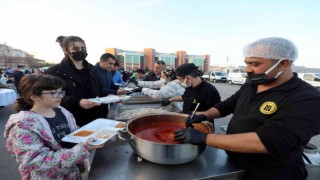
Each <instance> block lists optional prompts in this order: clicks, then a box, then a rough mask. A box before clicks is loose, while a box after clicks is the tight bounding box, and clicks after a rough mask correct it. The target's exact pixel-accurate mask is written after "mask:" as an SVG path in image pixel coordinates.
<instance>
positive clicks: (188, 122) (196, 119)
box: [185, 114, 208, 127]
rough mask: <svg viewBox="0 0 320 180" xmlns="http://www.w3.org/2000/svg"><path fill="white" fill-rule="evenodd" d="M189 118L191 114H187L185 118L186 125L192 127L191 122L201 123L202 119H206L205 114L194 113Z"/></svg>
mask: <svg viewBox="0 0 320 180" xmlns="http://www.w3.org/2000/svg"><path fill="white" fill-rule="evenodd" d="M190 118H191V115H190V116H188V117H187V118H186V120H185V123H186V127H193V126H192V124H193V123H201V122H202V121H205V120H207V119H208V118H207V116H205V115H204V114H200V115H194V116H193V118H192V119H190Z"/></svg>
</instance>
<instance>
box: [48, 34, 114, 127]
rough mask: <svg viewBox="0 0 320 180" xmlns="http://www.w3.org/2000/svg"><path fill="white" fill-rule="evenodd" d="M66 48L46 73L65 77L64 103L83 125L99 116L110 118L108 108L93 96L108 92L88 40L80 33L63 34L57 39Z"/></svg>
mask: <svg viewBox="0 0 320 180" xmlns="http://www.w3.org/2000/svg"><path fill="white" fill-rule="evenodd" d="M56 41H57V42H58V43H59V44H60V46H61V49H62V50H63V53H64V58H63V59H62V61H61V62H60V63H59V64H57V65H55V66H53V67H51V68H49V69H48V70H47V72H46V73H48V74H51V75H54V76H57V77H59V78H61V79H63V80H64V81H65V87H63V90H65V91H66V95H65V96H64V97H63V99H62V102H61V106H63V107H64V108H66V109H67V110H69V111H70V112H71V113H72V114H73V116H74V117H75V119H76V121H77V125H79V126H83V125H85V124H88V123H89V122H91V121H93V120H95V119H97V118H106V116H107V113H108V109H107V107H106V106H100V104H98V103H94V102H92V101H90V100H88V99H89V98H96V97H97V96H98V97H103V96H106V95H108V92H106V91H104V88H103V86H102V83H101V81H100V79H99V77H98V74H97V72H96V70H95V68H94V66H93V65H91V64H90V63H89V62H88V61H87V60H86V57H87V55H88V54H87V49H86V44H85V42H84V40H83V39H82V38H80V37H78V36H66V37H65V36H59V37H58V38H57V40H56Z"/></svg>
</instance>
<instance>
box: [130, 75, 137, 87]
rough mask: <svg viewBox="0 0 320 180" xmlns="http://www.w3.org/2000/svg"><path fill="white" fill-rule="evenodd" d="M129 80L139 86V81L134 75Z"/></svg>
mask: <svg viewBox="0 0 320 180" xmlns="http://www.w3.org/2000/svg"><path fill="white" fill-rule="evenodd" d="M129 82H131V83H133V84H135V85H136V86H138V81H137V80H136V78H134V77H132V78H130V79H129Z"/></svg>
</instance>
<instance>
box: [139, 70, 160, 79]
mask: <svg viewBox="0 0 320 180" xmlns="http://www.w3.org/2000/svg"><path fill="white" fill-rule="evenodd" d="M159 80H160V77H157V76H156V74H155V73H154V72H153V71H151V72H149V73H148V74H147V76H146V77H145V78H144V80H143V81H159Z"/></svg>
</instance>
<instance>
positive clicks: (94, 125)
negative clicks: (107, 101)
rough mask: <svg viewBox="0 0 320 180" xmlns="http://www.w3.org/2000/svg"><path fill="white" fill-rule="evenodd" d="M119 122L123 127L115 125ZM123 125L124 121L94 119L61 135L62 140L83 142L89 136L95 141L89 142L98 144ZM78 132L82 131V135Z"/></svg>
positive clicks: (114, 133) (110, 136) (111, 135)
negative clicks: (65, 134) (63, 135)
mask: <svg viewBox="0 0 320 180" xmlns="http://www.w3.org/2000/svg"><path fill="white" fill-rule="evenodd" d="M119 123H121V124H122V125H123V127H117V126H116V125H118V124H119ZM124 125H125V123H123V122H119V121H114V120H110V119H102V118H100V119H96V120H94V121H92V122H90V123H89V124H87V125H85V126H83V127H81V128H79V129H77V130H76V131H74V132H72V133H70V134H68V135H67V136H65V137H63V138H62V141H64V142H71V143H80V142H82V143H84V142H85V141H87V140H88V139H89V138H94V140H95V141H92V142H90V144H91V145H100V144H103V143H105V142H106V141H108V140H109V139H110V138H112V137H113V136H114V135H116V134H117V131H118V130H121V129H124ZM79 133H82V136H79ZM84 133H86V134H84ZM89 133H91V134H89Z"/></svg>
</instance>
